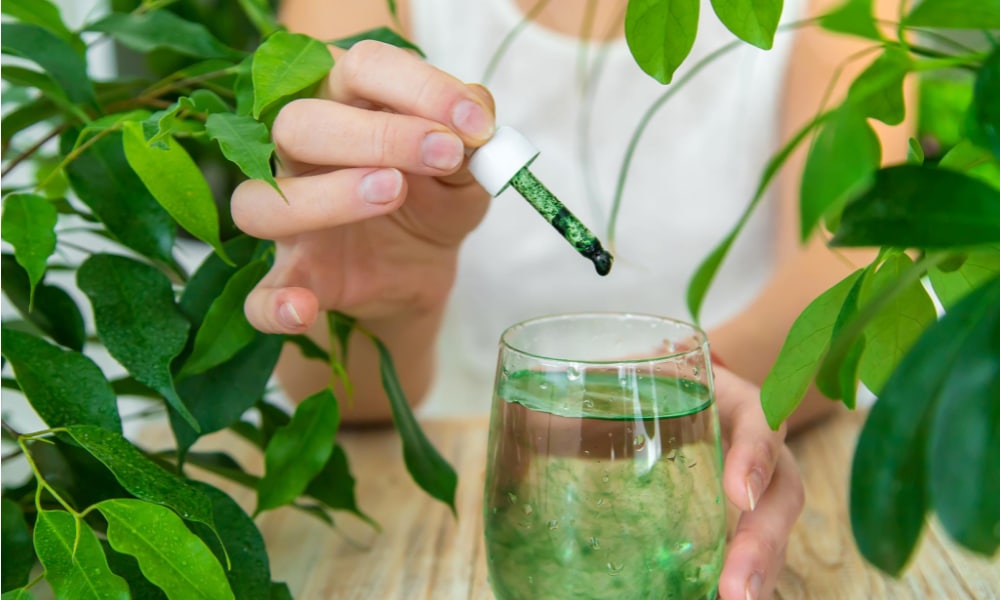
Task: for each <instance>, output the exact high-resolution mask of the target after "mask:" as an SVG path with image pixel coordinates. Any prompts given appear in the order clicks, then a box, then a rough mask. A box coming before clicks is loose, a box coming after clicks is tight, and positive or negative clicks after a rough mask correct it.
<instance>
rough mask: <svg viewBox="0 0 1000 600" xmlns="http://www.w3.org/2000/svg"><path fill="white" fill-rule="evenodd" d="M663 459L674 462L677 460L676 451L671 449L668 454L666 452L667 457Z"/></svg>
mask: <svg viewBox="0 0 1000 600" xmlns="http://www.w3.org/2000/svg"><path fill="white" fill-rule="evenodd" d="M664 458H666V459H667V460H669V461H670V462H674V461H675V460H677V450H674V449H671V450H670V452H667V455H666V456H665V457H664Z"/></svg>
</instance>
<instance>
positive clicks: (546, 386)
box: [538, 381, 549, 390]
mask: <svg viewBox="0 0 1000 600" xmlns="http://www.w3.org/2000/svg"><path fill="white" fill-rule="evenodd" d="M538 389H540V390H547V389H549V384H547V383H545V382H544V381H543V382H541V383H539V384H538Z"/></svg>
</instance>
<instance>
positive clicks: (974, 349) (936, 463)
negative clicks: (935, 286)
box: [920, 277, 1000, 557]
mask: <svg viewBox="0 0 1000 600" xmlns="http://www.w3.org/2000/svg"><path fill="white" fill-rule="evenodd" d="M952 312H953V313H957V314H955V315H951V314H949V315H948V316H954V318H955V319H956V320H957V319H959V318H962V317H965V318H967V319H970V320H969V322H967V323H958V322H955V321H951V320H948V321H943V322H942V323H941V324H940V326H939V328H940V329H943V331H940V332H933V333H937V334H938V335H940V336H941V337H944V336H946V335H953V336H960V337H961V338H962V343H961V346H960V347H959V348H958V349H957V352H955V354H954V355H953V356H949V357H947V359H946V360H947V365H948V367H950V368H947V367H946V368H945V369H944V372H943V373H941V379H940V380H939V387H938V388H937V392H938V399H937V408H936V409H935V413H934V416H933V419H932V424H931V426H930V427H931V432H930V439H929V440H928V446H927V459H928V462H929V466H930V493H931V499H932V501H933V504H934V509H935V510H936V511H937V514H938V517H939V518H940V520H941V524H942V525H944V527H945V529H946V530H947V531H948V533H950V534H951V536H952V537H953V538H954V539H955V540H957V541H958V542H959V543H961V544H962V545H963V546H965V547H966V548H968V549H970V550H973V551H975V552H978V553H980V554H982V555H984V556H986V557H992V556H993V555H994V554H995V553H996V551H997V548H998V547H1000V527H997V523H1000V503H998V502H997V498H998V497H1000V462H998V461H997V460H996V458H997V456H1000V402H998V401H997V400H998V399H1000V277H994V278H993V280H992V281H990V282H987V283H985V284H983V285H982V286H981V287H979V288H978V289H976V290H975V291H974V292H972V293H970V294H969V295H968V296H966V298H965V299H964V300H962V301H961V302H960V303H959V304H957V305H956V306H955V307H954V308H953V309H952ZM946 318H947V317H946ZM927 335H928V336H930V335H932V332H931V331H928V333H927ZM921 350H924V351H926V350H927V348H926V347H921ZM920 358H923V359H924V360H925V361H926V362H925V367H924V368H928V365H934V364H935V362H936V361H939V360H940V359H941V356H940V354H939V353H937V352H935V353H934V354H926V353H925V354H923V355H921V356H920ZM930 368H932V369H934V367H933V366H931V367H930Z"/></svg>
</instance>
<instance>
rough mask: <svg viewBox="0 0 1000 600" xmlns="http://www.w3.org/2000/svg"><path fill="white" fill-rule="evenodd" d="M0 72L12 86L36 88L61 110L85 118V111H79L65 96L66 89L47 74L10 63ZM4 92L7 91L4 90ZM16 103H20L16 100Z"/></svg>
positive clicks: (0, 69) (1, 68)
mask: <svg viewBox="0 0 1000 600" xmlns="http://www.w3.org/2000/svg"><path fill="white" fill-rule="evenodd" d="M0 74H2V76H3V79H4V81H6V82H7V83H10V84H11V85H13V86H19V87H27V88H35V89H37V90H38V91H39V92H41V94H42V96H44V97H46V98H49V99H50V100H52V101H53V102H54V103H56V104H57V105H58V106H59V108H60V109H62V110H63V112H66V113H69V114H72V115H75V116H76V117H77V118H80V119H82V120H86V119H87V116H86V113H84V112H83V111H81V110H80V109H79V107H77V106H76V105H74V104H73V102H72V101H71V100H70V99H69V98H67V97H66V90H64V89H62V87H60V86H59V84H58V83H56V81H55V80H54V79H52V78H51V77H49V76H48V75H47V74H45V73H40V72H38V71H34V70H32V69H26V68H23V67H18V66H12V65H3V66H2V67H0ZM8 89H9V88H8ZM5 93H7V92H6V91H5ZM16 104H22V103H20V102H18V103H16Z"/></svg>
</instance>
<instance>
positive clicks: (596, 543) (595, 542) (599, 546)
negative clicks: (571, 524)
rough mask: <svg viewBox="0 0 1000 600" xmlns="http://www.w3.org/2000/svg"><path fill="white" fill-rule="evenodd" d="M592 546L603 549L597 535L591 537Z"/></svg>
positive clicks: (595, 548)
mask: <svg viewBox="0 0 1000 600" xmlns="http://www.w3.org/2000/svg"><path fill="white" fill-rule="evenodd" d="M590 547H591V548H593V549H594V550H600V549H601V540H599V539H597V538H596V537H591V538H590Z"/></svg>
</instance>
